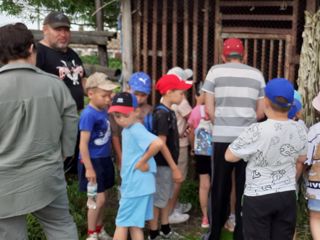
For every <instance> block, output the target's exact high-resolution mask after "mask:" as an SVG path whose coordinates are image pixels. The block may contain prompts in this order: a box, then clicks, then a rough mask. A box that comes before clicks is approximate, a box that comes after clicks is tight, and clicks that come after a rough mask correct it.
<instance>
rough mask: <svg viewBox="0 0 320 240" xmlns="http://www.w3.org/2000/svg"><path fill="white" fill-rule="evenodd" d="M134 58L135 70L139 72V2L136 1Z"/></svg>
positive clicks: (138, 0) (139, 0)
mask: <svg viewBox="0 0 320 240" xmlns="http://www.w3.org/2000/svg"><path fill="white" fill-rule="evenodd" d="M136 10H137V11H136V13H135V14H136V19H137V23H136V27H135V29H136V31H135V35H136V41H135V42H136V49H135V51H136V57H135V70H136V71H139V70H140V69H141V15H142V13H141V0H137V9H136Z"/></svg>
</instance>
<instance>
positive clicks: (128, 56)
mask: <svg viewBox="0 0 320 240" xmlns="http://www.w3.org/2000/svg"><path fill="white" fill-rule="evenodd" d="M121 8H122V29H121V32H122V45H123V46H125V47H124V48H123V49H122V73H123V88H125V87H126V83H127V81H128V79H129V77H130V75H131V74H132V68H133V66H132V64H133V63H132V20H131V1H128V0H121Z"/></svg>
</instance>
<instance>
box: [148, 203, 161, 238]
mask: <svg viewBox="0 0 320 240" xmlns="http://www.w3.org/2000/svg"><path fill="white" fill-rule="evenodd" d="M159 214H160V208H157V207H153V219H152V220H150V221H149V229H150V230H149V232H150V239H153V238H155V237H156V236H157V235H159V227H158V220H159ZM153 234H155V235H156V236H154V237H153Z"/></svg>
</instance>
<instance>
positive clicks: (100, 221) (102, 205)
mask: <svg viewBox="0 0 320 240" xmlns="http://www.w3.org/2000/svg"><path fill="white" fill-rule="evenodd" d="M99 194H100V193H99ZM101 195H104V196H103V197H100V198H99V199H98V198H97V207H98V205H99V207H100V209H101V210H100V211H99V214H98V218H97V226H103V217H104V209H105V203H106V199H107V192H104V193H101ZM98 201H99V202H98ZM100 201H101V202H100Z"/></svg>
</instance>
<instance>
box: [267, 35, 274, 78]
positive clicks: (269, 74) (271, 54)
mask: <svg viewBox="0 0 320 240" xmlns="http://www.w3.org/2000/svg"><path fill="white" fill-rule="evenodd" d="M273 56H274V40H270V50H269V69H268V79H272V77H273V76H272V70H273Z"/></svg>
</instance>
